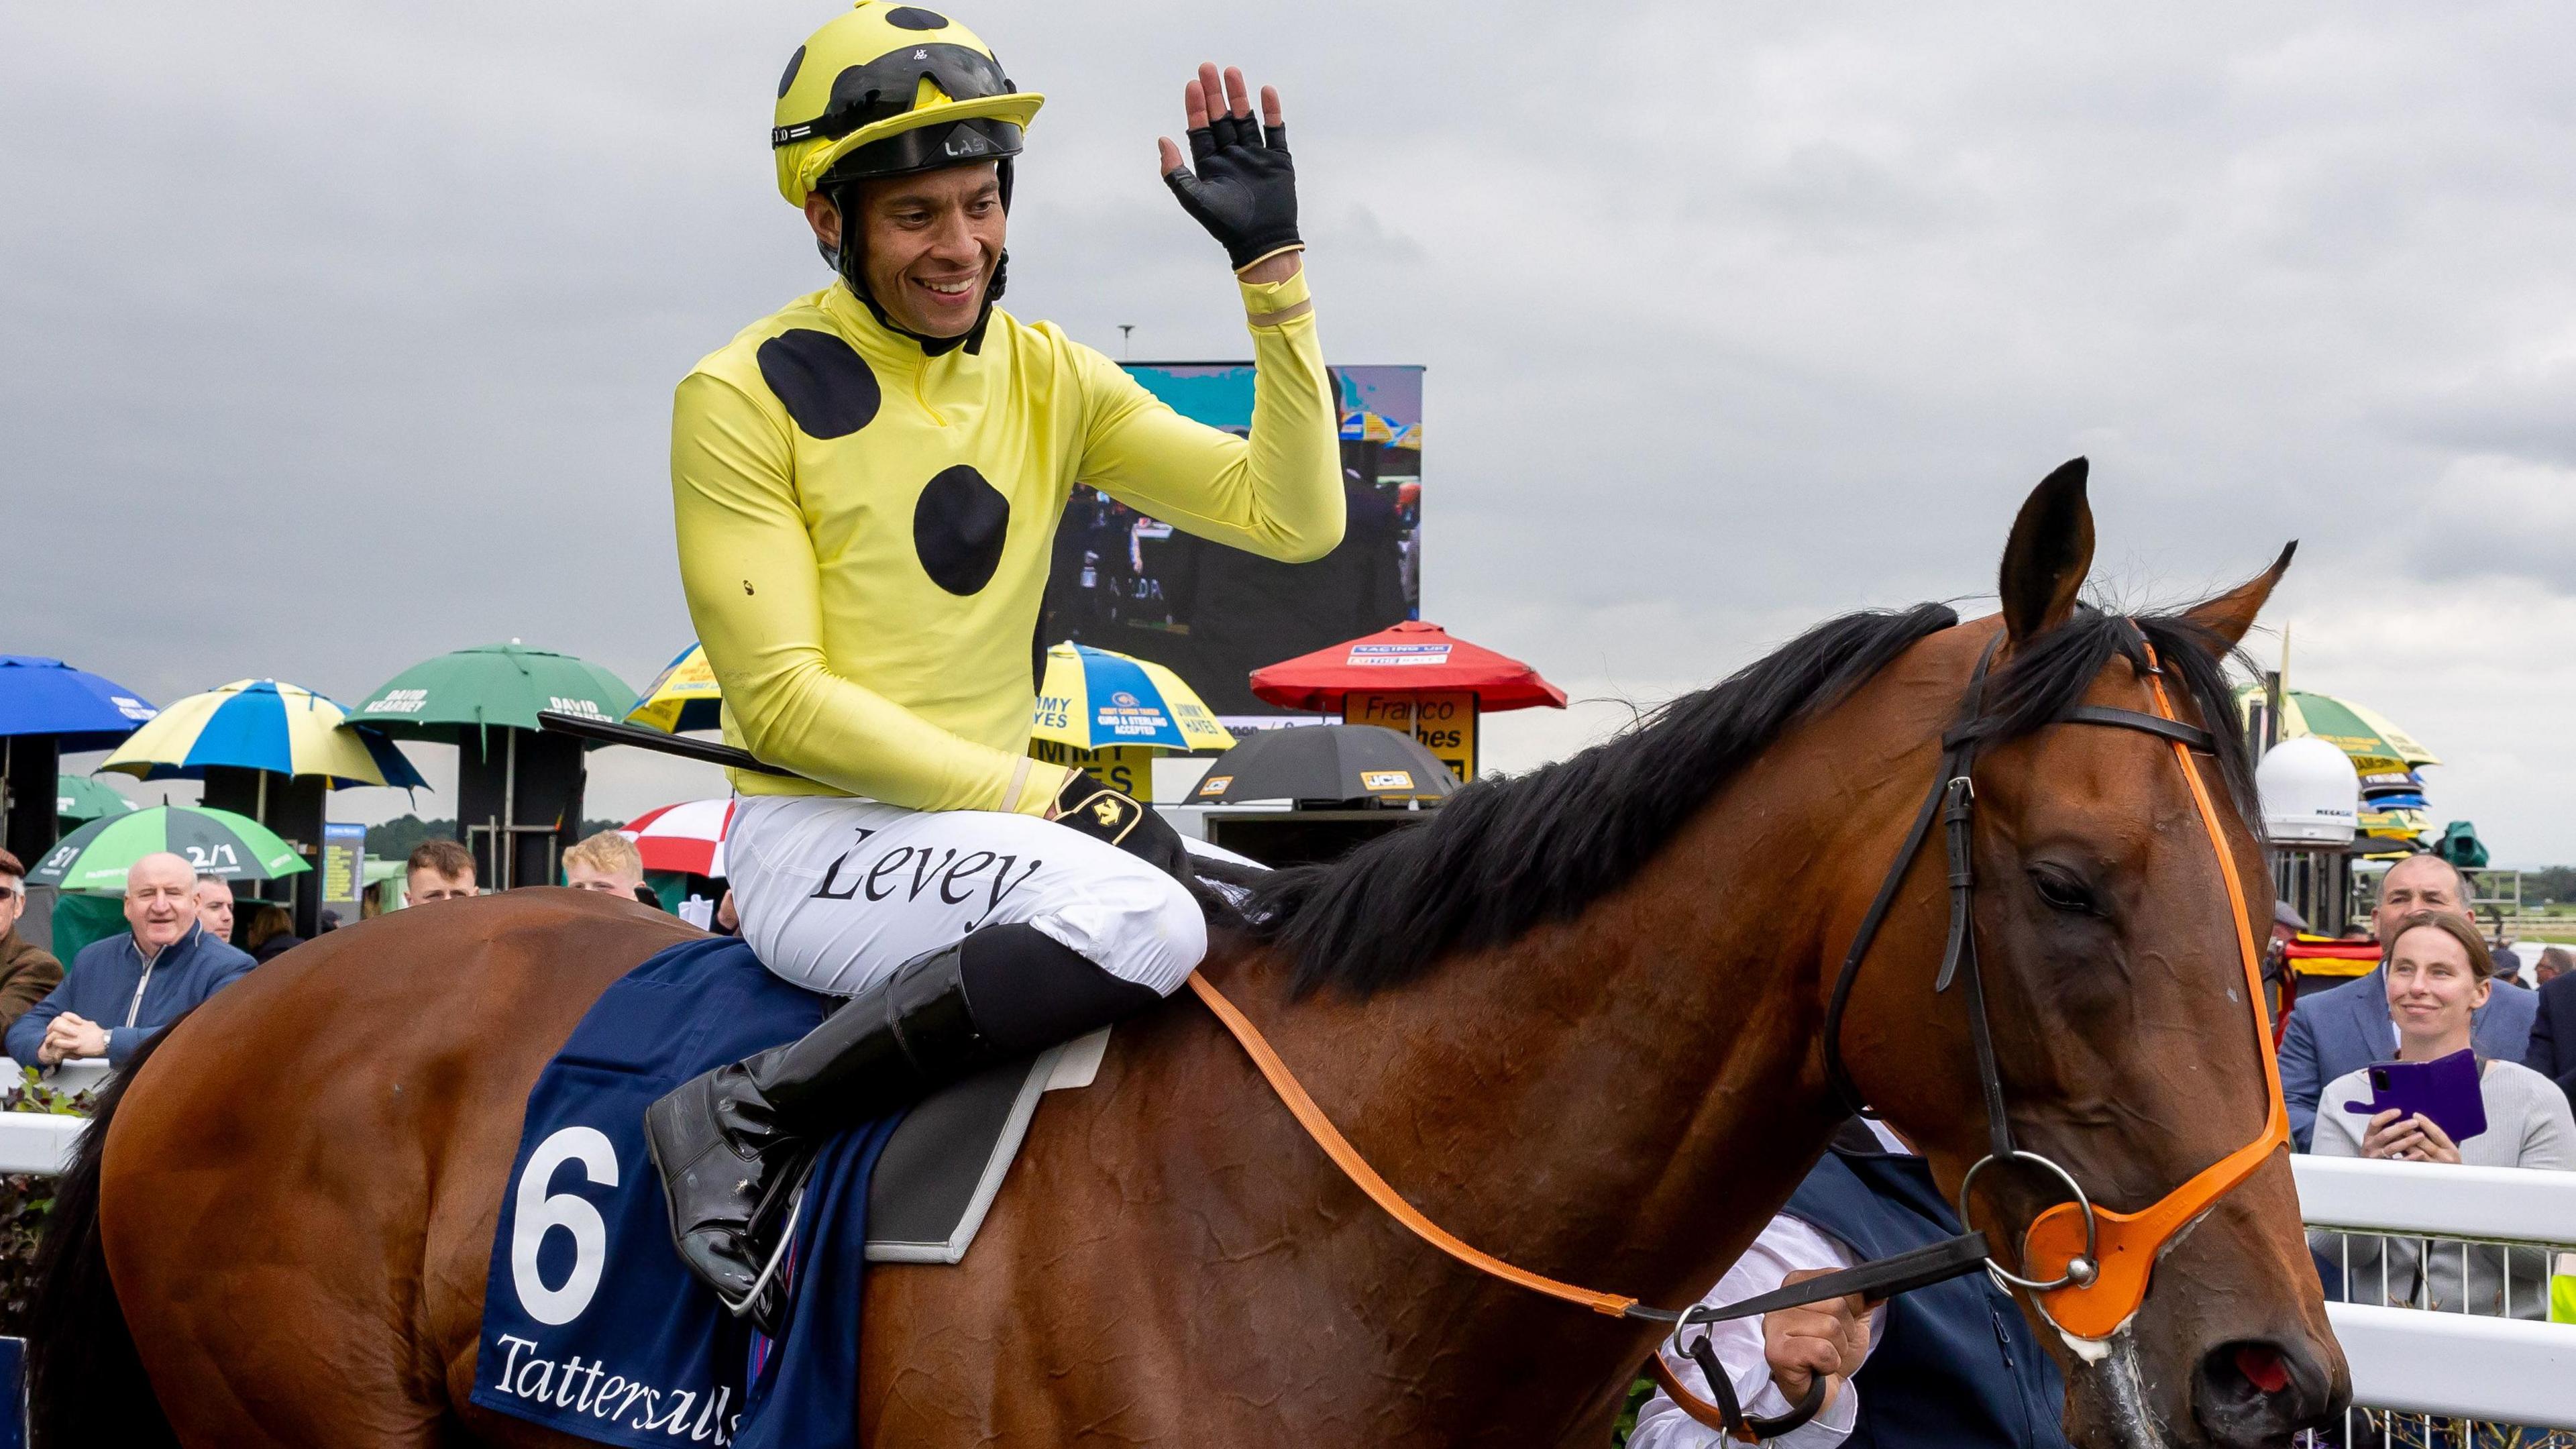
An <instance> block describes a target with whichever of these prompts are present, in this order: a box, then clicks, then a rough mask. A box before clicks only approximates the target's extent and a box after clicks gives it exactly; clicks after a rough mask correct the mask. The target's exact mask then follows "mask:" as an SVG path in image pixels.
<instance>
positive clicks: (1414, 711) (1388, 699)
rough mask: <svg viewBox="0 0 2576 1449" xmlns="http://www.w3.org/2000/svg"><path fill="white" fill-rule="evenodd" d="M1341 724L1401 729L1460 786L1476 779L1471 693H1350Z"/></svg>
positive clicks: (1344, 701)
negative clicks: (1447, 770)
mask: <svg viewBox="0 0 2576 1449" xmlns="http://www.w3.org/2000/svg"><path fill="white" fill-rule="evenodd" d="M1342 723H1344V724H1364V725H1377V726H1379V727H1381V728H1384V729H1391V730H1403V731H1406V732H1408V733H1410V734H1411V735H1412V736H1413V737H1414V738H1415V739H1417V740H1420V741H1421V742H1422V747H1423V748H1424V749H1426V750H1429V751H1430V752H1431V753H1433V754H1435V755H1438V756H1439V757H1440V763H1442V764H1444V765H1447V766H1448V767H1449V773H1451V774H1453V775H1456V776H1457V777H1458V783H1459V784H1462V785H1463V784H1465V783H1467V782H1468V781H1470V780H1473V779H1474V778H1476V696H1475V694H1474V693H1473V692H1472V691H1465V690H1461V691H1456V692H1443V693H1436V694H1349V695H1345V696H1343V698H1342Z"/></svg>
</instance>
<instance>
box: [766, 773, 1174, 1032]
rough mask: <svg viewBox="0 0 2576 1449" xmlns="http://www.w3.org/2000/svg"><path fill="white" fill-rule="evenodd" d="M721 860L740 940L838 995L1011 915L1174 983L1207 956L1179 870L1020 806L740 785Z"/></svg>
mask: <svg viewBox="0 0 2576 1449" xmlns="http://www.w3.org/2000/svg"><path fill="white" fill-rule="evenodd" d="M725 859H726V862H727V869H728V871H729V872H730V874H729V876H728V877H727V879H728V881H729V882H730V884H731V885H732V886H733V896H734V911H735V913H736V914H737V915H738V916H740V917H741V920H742V936H743V939H744V940H745V941H748V942H750V943H751V948H752V950H753V951H755V952H757V953H758V954H759V956H760V960H761V964H762V965H764V966H767V967H768V968H769V969H770V970H771V971H773V972H776V973H777V974H778V975H780V976H783V977H785V978H787V979H788V980H790V981H793V982H795V983H796V984H797V985H799V986H803V987H806V988H807V989H809V990H813V991H821V992H827V993H829V994H831V995H834V996H855V995H857V994H859V993H860V992H862V991H865V990H867V989H868V988H870V987H872V986H875V985H877V984H878V983H879V982H882V981H884V980H885V979H886V978H888V977H890V976H892V975H893V974H894V972H895V968H897V967H899V966H901V965H903V964H904V963H905V962H907V961H910V960H912V959H913V958H914V957H916V956H919V955H921V954H923V953H924V952H927V951H931V950H934V949H936V948H938V947H941V946H945V945H949V944H951V943H953V942H955V941H958V940H960V939H962V938H963V937H964V936H965V935H966V934H967V933H968V932H970V931H974V930H978V929H980V928H982V927H984V926H996V925H1005V924H1009V923H1012V922H1023V921H1024V922H1026V923H1028V924H1029V925H1031V926H1034V927H1036V928H1037V929H1038V930H1039V931H1040V932H1041V933H1043V934H1045V935H1046V936H1048V937H1049V938H1051V939H1053V940H1055V941H1056V942H1058V943H1060V944H1062V945H1065V946H1069V947H1071V948H1073V949H1074V950H1076V951H1078V952H1080V953H1082V955H1083V956H1084V957H1085V958H1086V959H1088V960H1090V961H1091V962H1092V963H1093V964H1094V965H1096V966H1098V967H1100V968H1101V969H1102V970H1104V971H1107V972H1109V973H1110V974H1111V975H1113V976H1116V977H1119V978H1120V979H1122V980H1126V981H1133V982H1135V983H1136V984H1138V985H1140V986H1147V987H1151V988H1152V989H1153V990H1155V991H1156V992H1159V993H1161V994H1162V995H1165V996H1169V995H1171V994H1172V993H1173V992H1174V991H1177V990H1179V989H1180V986H1181V983H1182V982H1183V981H1185V980H1187V979H1189V974H1190V972H1191V971H1192V970H1194V969H1196V968H1197V966H1198V964H1199V959H1200V958H1201V957H1203V956H1205V955H1206V954H1207V924H1206V921H1205V918H1204V917H1202V916H1201V914H1200V912H1199V905H1198V902H1197V901H1195V900H1193V899H1191V897H1190V893H1189V892H1188V891H1187V890H1186V889H1184V888H1183V887H1182V885H1181V883H1180V882H1179V881H1176V880H1174V879H1172V878H1171V877H1170V876H1168V875H1166V874H1164V873H1163V872H1162V871H1159V870H1156V869H1155V868H1154V867H1152V866H1150V865H1148V864H1146V863H1145V862H1144V861H1142V860H1139V859H1137V858H1136V857H1135V856H1132V855H1129V854H1128V853H1127V852H1125V851H1123V850H1120V849H1118V848H1117V847H1116V846H1113V845H1108V844H1104V843H1103V842H1101V841H1098V840H1094V839H1093V838H1091V837H1090V836H1087V835H1083V834H1081V833H1079V832H1077V831H1074V830H1070V829H1067V828H1066V827H1064V826H1061V825H1056V824H1053V823H1051V822H1048V821H1044V820H1039V819H1036V818H1034V817H1031V816H1027V815H1003V814H998V813H994V812H989V811H982V810H952V811H943V812H937V813H930V812H923V811H917V810H905V809H902V808H900V807H898V806H893V805H881V804H878V803H877V802H875V801H873V800H853V799H848V798H843V797H838V796H814V795H746V796H742V797H741V798H739V799H737V800H735V801H734V807H733V822H732V824H731V825H730V826H729V827H728V828H727V829H726V832H725Z"/></svg>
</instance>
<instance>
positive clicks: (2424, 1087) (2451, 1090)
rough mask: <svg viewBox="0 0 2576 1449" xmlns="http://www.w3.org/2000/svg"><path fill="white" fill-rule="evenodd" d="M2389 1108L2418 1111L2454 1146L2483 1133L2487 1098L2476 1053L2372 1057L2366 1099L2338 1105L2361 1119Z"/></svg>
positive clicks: (2411, 1111)
mask: <svg viewBox="0 0 2576 1449" xmlns="http://www.w3.org/2000/svg"><path fill="white" fill-rule="evenodd" d="M2391 1107H2394V1108H2396V1109H2397V1110H2398V1111H2400V1112H2405V1113H2410V1114H2411V1113H2415V1112H2421V1113H2423V1114H2424V1115H2425V1116H2426V1117H2428V1118H2430V1119H2431V1120H2432V1123H2433V1125H2434V1126H2436V1127H2439V1128H2441V1129H2442V1131H2443V1132H2444V1133H2445V1134H2447V1135H2448V1136H2449V1137H2450V1139H2451V1141H2452V1143H2453V1144H2454V1145H2456V1144H2458V1143H2462V1142H2466V1141H2468V1140H2469V1139H2470V1138H2472V1137H2475V1136H2477V1135H2478V1134H2479V1133H2481V1132H2484V1131H2485V1130H2487V1103H2486V1098H2484V1097H2482V1096H2480V1095H2479V1094H2478V1054H2477V1053H2476V1052H2474V1051H2456V1052H2453V1053H2451V1054H2450V1055H2449V1056H2447V1057H2435V1058H2434V1059H2433V1060H2431V1061H2429V1062H2373V1063H2371V1064H2370V1100H2369V1101H2367V1102H2346V1103H2344V1104H2343V1109H2344V1110H2345V1111H2347V1112H2358V1113H2360V1114H2361V1115H2362V1116H2363V1117H2364V1118H2365V1119H2367V1118H2369V1117H2372V1116H2375V1115H2377V1114H2378V1113H2381V1112H2385V1111H2387V1110H2388V1109H2389V1108H2391Z"/></svg>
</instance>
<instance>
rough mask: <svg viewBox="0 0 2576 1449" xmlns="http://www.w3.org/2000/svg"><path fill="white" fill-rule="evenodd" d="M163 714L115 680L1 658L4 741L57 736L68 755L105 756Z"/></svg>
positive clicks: (27, 658)
mask: <svg viewBox="0 0 2576 1449" xmlns="http://www.w3.org/2000/svg"><path fill="white" fill-rule="evenodd" d="M157 713H159V711H158V710H155V709H154V708H153V707H152V706H151V705H150V704H149V703H147V702H146V701H145V700H144V698H143V696H141V695H139V694H136V693H135V692H134V691H133V690H130V689H128V688H126V687H125V686H124V685H122V684H118V683H116V682H115V681H114V680H110V679H102V678H100V677H99V676H98V675H95V674H92V673H90V672H89V671H88V670H86V669H74V668H72V667H71V666H70V665H68V664H65V663H64V662H63V661H61V660H59V659H46V658H42V657H40V656H38V655H34V654H0V735H56V736H60V748H61V749H62V750H63V752H64V753H66V754H77V753H79V752H80V751H82V750H103V749H106V748H107V747H108V746H110V745H113V744H115V743H116V742H117V741H119V740H121V739H124V738H125V737H126V736H127V735H130V734H132V733H134V730H135V727H136V726H138V725H140V724H142V723H143V722H144V721H146V720H148V719H150V718H152V716H153V715H155V714H157Z"/></svg>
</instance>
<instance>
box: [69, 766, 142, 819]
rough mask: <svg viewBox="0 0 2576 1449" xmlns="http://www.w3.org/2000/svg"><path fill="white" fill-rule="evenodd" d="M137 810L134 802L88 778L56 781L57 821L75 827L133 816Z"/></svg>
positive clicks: (77, 776) (76, 777)
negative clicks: (122, 816) (72, 824)
mask: <svg viewBox="0 0 2576 1449" xmlns="http://www.w3.org/2000/svg"><path fill="white" fill-rule="evenodd" d="M134 808H135V805H134V802H133V801H131V800H128V799H126V798H125V797H124V796H122V795H119V794H118V793H116V792H115V791H114V790H111V789H109V788H108V787H107V786H105V785H102V784H100V783H99V782H98V781H96V780H93V779H90V778H89V777H88V776H86V775H63V776H59V777H57V778H56V779H55V781H54V815H55V817H56V818H57V819H61V820H69V821H73V822H75V823H83V822H87V821H91V820H104V819H106V818H107V817H109V816H111V815H129V814H132V813H133V811H134Z"/></svg>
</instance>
